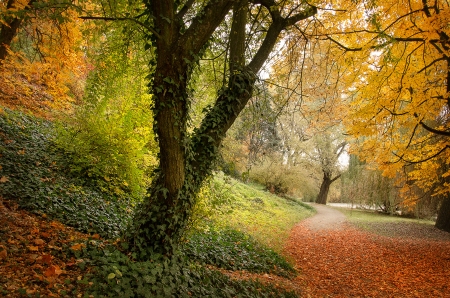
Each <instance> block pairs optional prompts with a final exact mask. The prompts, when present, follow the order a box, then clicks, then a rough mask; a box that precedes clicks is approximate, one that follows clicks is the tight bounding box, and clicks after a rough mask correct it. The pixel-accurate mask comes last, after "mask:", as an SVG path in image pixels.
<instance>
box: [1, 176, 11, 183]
mask: <svg viewBox="0 0 450 298" xmlns="http://www.w3.org/2000/svg"><path fill="white" fill-rule="evenodd" d="M8 181H9V179H8V177H6V176H2V178H0V183H5V182H8Z"/></svg>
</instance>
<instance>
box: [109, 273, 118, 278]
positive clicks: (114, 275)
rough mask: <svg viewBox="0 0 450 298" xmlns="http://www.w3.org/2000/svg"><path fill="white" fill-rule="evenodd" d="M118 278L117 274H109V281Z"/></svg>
mask: <svg viewBox="0 0 450 298" xmlns="http://www.w3.org/2000/svg"><path fill="white" fill-rule="evenodd" d="M115 277H116V274H115V273H110V274H108V279H113V278H115Z"/></svg>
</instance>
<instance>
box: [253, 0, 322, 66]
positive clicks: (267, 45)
mask: <svg viewBox="0 0 450 298" xmlns="http://www.w3.org/2000/svg"><path fill="white" fill-rule="evenodd" d="M262 2H264V1H262ZM269 2H270V1H269ZM316 13H317V8H316V7H314V6H310V7H308V8H306V9H305V10H304V11H302V12H301V13H298V14H296V15H294V16H292V17H290V18H288V19H283V18H281V17H277V18H275V19H273V20H272V21H273V22H272V24H271V25H270V27H269V30H267V34H266V37H265V38H264V41H263V43H262V45H261V46H260V48H259V49H258V51H257V52H256V54H255V56H254V57H253V59H252V61H251V62H250V63H249V64H248V69H249V70H250V71H252V72H253V73H255V74H256V73H258V71H259V70H260V69H261V67H262V66H263V64H264V62H265V61H266V60H267V57H269V55H270V53H271V52H272V50H273V47H274V46H275V44H276V43H277V41H278V36H279V35H280V33H281V31H283V30H284V29H286V28H287V27H289V26H291V25H294V24H295V22H298V21H301V20H304V19H307V18H309V17H311V16H313V15H315V14H316Z"/></svg>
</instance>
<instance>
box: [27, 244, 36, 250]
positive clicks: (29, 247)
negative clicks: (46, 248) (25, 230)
mask: <svg viewBox="0 0 450 298" xmlns="http://www.w3.org/2000/svg"><path fill="white" fill-rule="evenodd" d="M28 249H29V250H31V251H38V250H39V247H37V246H32V245H30V246H28Z"/></svg>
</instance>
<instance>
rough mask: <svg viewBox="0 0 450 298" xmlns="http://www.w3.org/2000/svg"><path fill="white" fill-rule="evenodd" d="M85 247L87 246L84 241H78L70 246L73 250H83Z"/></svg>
mask: <svg viewBox="0 0 450 298" xmlns="http://www.w3.org/2000/svg"><path fill="white" fill-rule="evenodd" d="M83 247H85V245H84V243H77V244H74V245H72V246H71V247H70V248H71V249H73V250H81V249H82V248H83Z"/></svg>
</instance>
